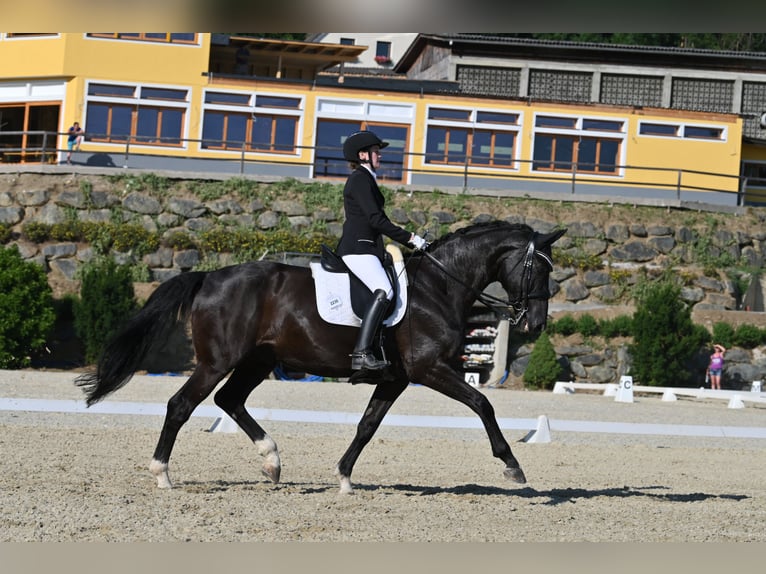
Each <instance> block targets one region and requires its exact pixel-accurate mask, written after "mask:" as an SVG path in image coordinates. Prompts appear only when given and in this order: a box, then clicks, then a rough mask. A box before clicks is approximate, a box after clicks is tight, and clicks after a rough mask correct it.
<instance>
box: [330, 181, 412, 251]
mask: <svg viewBox="0 0 766 574" xmlns="http://www.w3.org/2000/svg"><path fill="white" fill-rule="evenodd" d="M385 203H386V201H385V199H384V198H383V194H382V193H381V192H380V188H379V187H378V183H377V181H375V178H374V177H373V176H372V174H371V173H370V172H369V171H368V170H367V169H366V168H364V167H361V166H360V167H358V168H356V169H355V170H354V171H353V172H351V175H350V176H349V177H348V180H347V181H346V186H345V187H344V188H343V208H344V210H345V212H346V220H345V222H344V223H343V235H342V236H341V238H340V241H339V242H338V248H337V250H336V251H337V253H338V255H340V256H343V255H352V254H353V255H360V254H372V255H377V256H378V259H380V260H381V262H382V261H383V257H384V254H385V250H384V246H383V235H385V236H387V237H390V238H391V239H393V240H394V241H397V242H399V243H401V244H403V245H409V241H410V235H411V233H410V232H409V231H407V230H405V229H402V228H401V227H399V226H398V225H395V224H394V223H392V222H391V220H390V219H388V216H387V215H386V213H385V211H384V207H385Z"/></svg>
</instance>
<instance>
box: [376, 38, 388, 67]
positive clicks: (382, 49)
mask: <svg viewBox="0 0 766 574" xmlns="http://www.w3.org/2000/svg"><path fill="white" fill-rule="evenodd" d="M375 61H376V62H377V63H378V64H389V63H390V62H391V42H378V43H377V44H376V45H375Z"/></svg>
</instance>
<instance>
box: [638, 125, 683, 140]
mask: <svg viewBox="0 0 766 574" xmlns="http://www.w3.org/2000/svg"><path fill="white" fill-rule="evenodd" d="M679 129H680V126H678V125H671V124H649V123H642V124H640V125H639V126H638V133H639V134H641V135H651V136H666V137H677V136H678V130H679Z"/></svg>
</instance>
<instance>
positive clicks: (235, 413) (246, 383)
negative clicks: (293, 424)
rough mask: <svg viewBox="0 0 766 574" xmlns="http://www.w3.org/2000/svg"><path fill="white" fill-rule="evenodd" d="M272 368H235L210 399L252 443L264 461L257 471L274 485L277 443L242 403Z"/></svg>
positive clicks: (255, 366)
mask: <svg viewBox="0 0 766 574" xmlns="http://www.w3.org/2000/svg"><path fill="white" fill-rule="evenodd" d="M272 368H273V365H271V364H269V365H266V364H255V363H252V364H247V365H240V366H238V367H237V368H236V369H235V370H234V372H233V373H232V374H231V376H230V377H229V380H228V381H226V383H224V385H223V386H222V387H221V388H220V390H219V391H218V392H217V393H216V394H215V398H214V400H215V404H217V405H218V406H219V407H221V409H223V411H224V412H226V413H227V414H228V415H229V416H230V417H231V418H232V419H233V420H234V421H236V423H237V424H238V425H239V426H240V428H241V429H242V430H243V431H245V434H247V436H248V437H249V438H250V440H252V441H253V444H255V447H256V448H257V450H258V454H260V455H261V456H262V457H263V458H264V461H263V466H262V467H261V472H262V473H263V474H264V475H265V476H266V477H268V478H269V479H270V480H271V481H272V482H273V483H274V484H276V483H278V482H279V474H280V472H281V470H282V464H281V462H280V460H279V450H278V449H277V443H275V442H274V440H272V438H271V437H270V436H269V435H268V434H267V433H266V431H265V430H263V428H262V427H261V426H260V425H259V424H258V423H257V422H256V421H255V419H253V417H251V416H250V413H248V412H247V409H246V408H245V400H247V397H248V395H250V393H251V392H253V389H255V387H257V386H258V385H259V384H261V382H262V381H263V379H264V378H265V377H266V375H268V374H269V372H270V371H271V369H272Z"/></svg>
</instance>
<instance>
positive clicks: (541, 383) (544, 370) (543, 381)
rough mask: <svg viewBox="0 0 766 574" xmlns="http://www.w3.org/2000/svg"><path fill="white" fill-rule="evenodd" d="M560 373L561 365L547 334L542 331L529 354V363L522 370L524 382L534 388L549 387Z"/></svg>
mask: <svg viewBox="0 0 766 574" xmlns="http://www.w3.org/2000/svg"><path fill="white" fill-rule="evenodd" d="M560 375H561V365H560V364H559V362H558V359H557V358H556V351H555V350H554V348H553V344H552V343H551V340H550V339H549V338H548V335H547V334H546V333H545V332H543V333H542V334H541V335H540V336H539V337H538V339H537V341H536V342H535V346H534V348H533V349H532V353H531V354H530V356H529V363H528V364H527V368H526V369H525V370H524V377H523V378H524V382H525V383H526V384H528V385H530V386H531V387H534V388H539V389H549V388H552V387H553V385H554V383H555V382H556V381H557V380H558V378H559V376H560Z"/></svg>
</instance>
